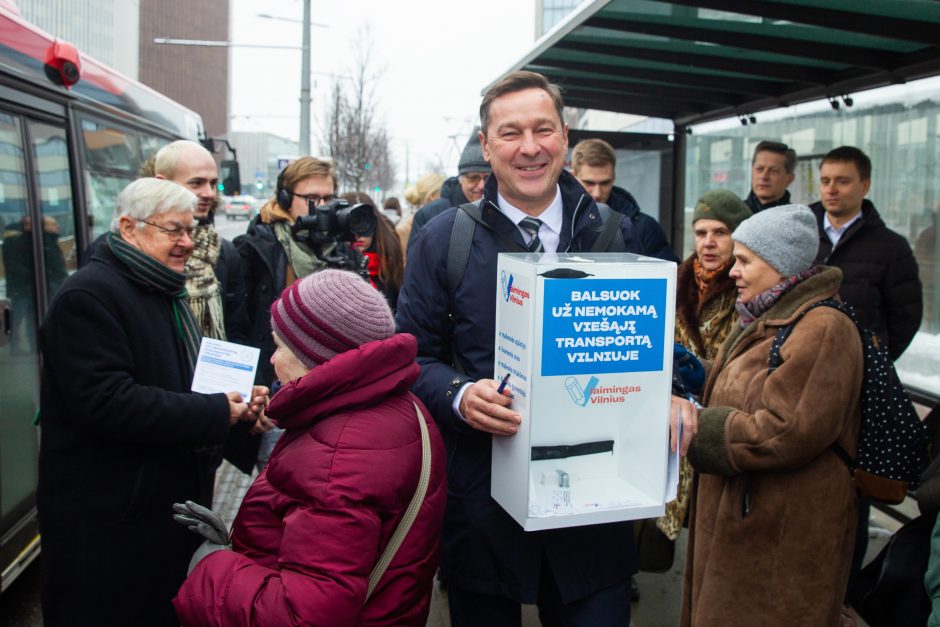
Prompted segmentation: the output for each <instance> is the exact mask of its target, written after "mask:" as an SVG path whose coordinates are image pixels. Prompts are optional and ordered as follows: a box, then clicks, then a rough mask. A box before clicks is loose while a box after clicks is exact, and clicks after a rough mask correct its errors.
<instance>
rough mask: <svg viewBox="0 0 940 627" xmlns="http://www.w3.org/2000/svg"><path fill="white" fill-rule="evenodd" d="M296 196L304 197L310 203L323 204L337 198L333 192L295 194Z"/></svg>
mask: <svg viewBox="0 0 940 627" xmlns="http://www.w3.org/2000/svg"><path fill="white" fill-rule="evenodd" d="M294 196H295V197H297V198H303V199H304V200H306V201H307V204H308V205H322V204H325V203H328V202H330V201H331V200H333V199H334V198H336V196H334V195H333V194H327V195H325V196H321V195H320V194H294Z"/></svg>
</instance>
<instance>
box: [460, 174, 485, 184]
mask: <svg viewBox="0 0 940 627" xmlns="http://www.w3.org/2000/svg"><path fill="white" fill-rule="evenodd" d="M460 176H462V177H463V180H465V181H466V182H468V183H470V184H471V185H476V184H477V183H479V182H480V181H486V180H487V179H488V178H490V175H489V174H461V175H460Z"/></svg>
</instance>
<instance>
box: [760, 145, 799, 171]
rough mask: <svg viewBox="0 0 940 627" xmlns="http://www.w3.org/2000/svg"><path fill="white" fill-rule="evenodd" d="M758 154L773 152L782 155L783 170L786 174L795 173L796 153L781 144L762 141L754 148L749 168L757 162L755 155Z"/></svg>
mask: <svg viewBox="0 0 940 627" xmlns="http://www.w3.org/2000/svg"><path fill="white" fill-rule="evenodd" d="M759 152H774V153H777V154H778V155H783V169H784V170H786V171H787V174H793V172H794V171H796V151H795V150H793V149H792V148H790V147H789V146H787V145H786V144H784V143H783V142H772V141H767V140H764V141H762V142H760V143H759V144H757V147H756V148H754V156H753V157H752V158H751V167H753V166H754V164H755V163H756V162H757V153H759Z"/></svg>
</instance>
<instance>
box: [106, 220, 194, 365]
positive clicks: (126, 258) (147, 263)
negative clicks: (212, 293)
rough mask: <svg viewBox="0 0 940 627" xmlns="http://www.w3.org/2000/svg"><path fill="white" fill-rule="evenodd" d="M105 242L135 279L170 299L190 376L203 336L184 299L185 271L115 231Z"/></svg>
mask: <svg viewBox="0 0 940 627" xmlns="http://www.w3.org/2000/svg"><path fill="white" fill-rule="evenodd" d="M108 245H109V246H110V247H111V252H113V253H114V255H115V256H116V257H117V258H118V259H120V260H121V261H122V262H124V265H125V266H127V269H128V271H129V272H130V277H131V278H132V279H133V280H134V281H136V282H137V283H139V284H141V285H143V286H145V287H149V288H152V289H155V290H157V291H158V292H161V293H163V294H164V295H166V296H167V297H169V298H170V299H171V302H172V305H173V320H174V323H175V324H174V326H175V328H176V334H177V338H178V339H179V341H180V345H181V346H182V348H183V349H184V350H185V351H186V357H187V363H188V364H189V375H190V377H191V376H192V373H193V370H194V369H195V367H196V356H197V355H198V354H199V343H200V342H201V341H202V336H201V335H200V333H199V327H198V326H197V325H196V319H195V318H193V313H192V311H190V310H189V305H188V304H187V303H186V275H185V274H183V273H182V272H176V271H175V270H172V269H170V268H168V267H167V266H165V265H163V264H162V263H160V262H159V261H157V260H156V259H154V258H153V257H151V256H150V255H147V254H146V253H143V252H141V251H139V250H137V249H136V248H134V247H133V246H131V245H130V244H128V243H127V242H125V241H124V240H123V239H121V237H120V236H118V235H115V234H114V233H109V234H108Z"/></svg>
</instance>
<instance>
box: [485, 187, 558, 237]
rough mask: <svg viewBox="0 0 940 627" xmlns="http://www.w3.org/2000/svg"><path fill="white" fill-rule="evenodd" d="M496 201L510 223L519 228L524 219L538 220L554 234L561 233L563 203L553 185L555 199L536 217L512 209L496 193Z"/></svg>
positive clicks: (510, 205) (506, 201)
mask: <svg viewBox="0 0 940 627" xmlns="http://www.w3.org/2000/svg"><path fill="white" fill-rule="evenodd" d="M496 201H497V203H498V204H499V210H500V211H502V212H503V214H504V215H505V216H506V217H507V218H509V219H510V220H512V223H513V224H515V225H516V226H519V223H520V222H522V221H523V220H524V219H525V218H538V219H539V220H541V221H542V223H543V224H544V225H545V226H547V227H548V228H550V229H551V230H552V231H553V232H554V233H561V224H562V219H563V203H562V201H561V188H560V187H559V186H558V185H557V184H556V185H555V198H554V199H553V200H552V203H551V204H550V205H549V206H548V207H547V208H546V209H545V211H543V212H542V213H540V214H539V215H537V216H530V215H529V214H527V213H525V212H524V211H522V210H521V209H517V208H516V207H514V206H513V205H512V204H511V203H510V202H509V201H508V200H506V199H505V198H503V195H502V194H500V193H499V192H497V193H496Z"/></svg>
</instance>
